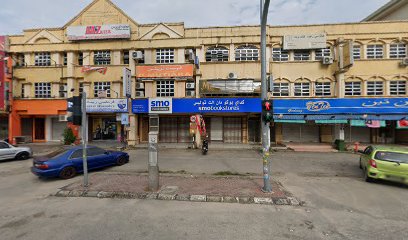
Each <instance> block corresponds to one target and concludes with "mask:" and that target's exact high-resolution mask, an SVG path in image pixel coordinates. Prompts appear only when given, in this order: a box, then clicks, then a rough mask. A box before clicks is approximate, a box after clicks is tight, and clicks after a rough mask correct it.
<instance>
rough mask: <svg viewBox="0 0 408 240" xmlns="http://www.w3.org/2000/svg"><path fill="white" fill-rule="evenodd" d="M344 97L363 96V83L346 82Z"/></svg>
mask: <svg viewBox="0 0 408 240" xmlns="http://www.w3.org/2000/svg"><path fill="white" fill-rule="evenodd" d="M344 95H346V96H360V95H361V82H358V81H353V82H345V87H344Z"/></svg>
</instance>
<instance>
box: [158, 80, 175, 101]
mask: <svg viewBox="0 0 408 240" xmlns="http://www.w3.org/2000/svg"><path fill="white" fill-rule="evenodd" d="M156 84H157V88H156V89H157V96H158V97H174V80H161V81H157V82H156Z"/></svg>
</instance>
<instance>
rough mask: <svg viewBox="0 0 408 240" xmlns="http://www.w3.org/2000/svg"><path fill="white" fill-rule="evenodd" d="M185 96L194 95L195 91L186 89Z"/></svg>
mask: <svg viewBox="0 0 408 240" xmlns="http://www.w3.org/2000/svg"><path fill="white" fill-rule="evenodd" d="M186 96H187V97H195V91H186Z"/></svg>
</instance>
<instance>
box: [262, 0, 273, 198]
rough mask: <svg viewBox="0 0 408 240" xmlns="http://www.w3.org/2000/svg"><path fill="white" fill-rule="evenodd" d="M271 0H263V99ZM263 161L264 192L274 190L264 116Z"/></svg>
mask: <svg viewBox="0 0 408 240" xmlns="http://www.w3.org/2000/svg"><path fill="white" fill-rule="evenodd" d="M269 3H270V0H261V4H260V10H261V81H262V85H261V89H262V92H261V98H262V101H264V100H267V98H268V89H267V81H266V23H267V20H268V10H269ZM261 119H262V120H261V121H262V124H261V126H262V163H263V180H264V186H263V188H262V191H263V192H272V186H271V182H270V169H269V168H270V159H269V147H270V124H269V122H267V121H266V120H265V119H264V118H263V117H262V116H261Z"/></svg>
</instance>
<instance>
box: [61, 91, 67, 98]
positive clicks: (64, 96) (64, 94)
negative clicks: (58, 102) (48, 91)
mask: <svg viewBox="0 0 408 240" xmlns="http://www.w3.org/2000/svg"><path fill="white" fill-rule="evenodd" d="M59 97H60V98H67V97H68V93H67V92H60V93H59Z"/></svg>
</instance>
